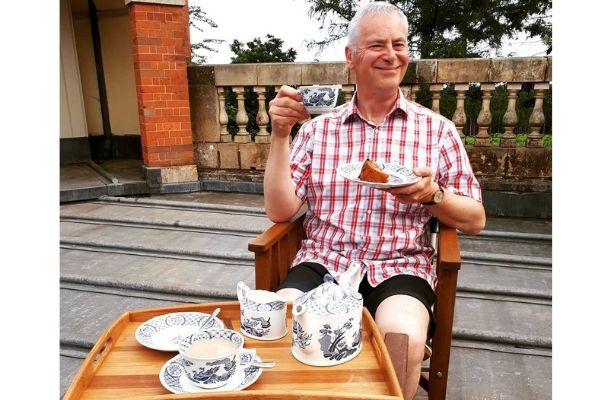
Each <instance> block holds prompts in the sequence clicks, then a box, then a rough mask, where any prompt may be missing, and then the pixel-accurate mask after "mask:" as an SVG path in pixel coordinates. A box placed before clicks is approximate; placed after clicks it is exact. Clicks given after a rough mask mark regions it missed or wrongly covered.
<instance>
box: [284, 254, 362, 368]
mask: <svg viewBox="0 0 600 400" xmlns="http://www.w3.org/2000/svg"><path fill="white" fill-rule="evenodd" d="M362 275H363V272H362V267H361V265H360V263H358V262H356V263H353V264H352V266H351V267H350V268H349V269H348V270H347V271H346V272H344V273H343V274H342V275H341V276H340V277H339V279H338V280H339V282H340V284H339V285H338V284H336V283H335V282H334V281H333V278H332V277H331V275H329V274H327V275H325V279H324V283H323V284H321V285H320V286H318V287H316V288H315V289H313V290H311V291H310V292H307V293H304V294H302V295H301V296H299V297H298V298H297V299H296V300H294V304H293V307H292V316H293V317H292V354H293V356H294V357H295V358H296V359H297V360H298V361H300V362H303V363H305V364H309V365H315V366H329V365H337V364H342V363H344V362H346V361H350V360H351V359H353V358H354V357H356V356H357V355H358V354H359V353H360V350H361V349H362V308H363V298H362V295H361V294H360V293H358V285H359V284H360V281H361V279H362Z"/></svg>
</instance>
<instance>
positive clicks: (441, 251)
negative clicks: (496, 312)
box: [248, 213, 461, 400]
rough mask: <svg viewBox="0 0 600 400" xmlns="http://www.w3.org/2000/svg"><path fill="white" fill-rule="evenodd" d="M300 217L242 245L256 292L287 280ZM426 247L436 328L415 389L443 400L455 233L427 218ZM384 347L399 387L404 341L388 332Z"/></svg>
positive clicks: (452, 299)
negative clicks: (430, 252)
mask: <svg viewBox="0 0 600 400" xmlns="http://www.w3.org/2000/svg"><path fill="white" fill-rule="evenodd" d="M303 221H304V214H303V213H300V214H299V215H297V216H296V217H294V218H293V219H292V220H291V221H290V222H280V223H275V224H273V225H272V226H271V227H269V228H268V229H267V230H266V231H265V232H263V233H262V234H261V235H259V236H258V237H256V238H255V239H253V240H252V241H251V242H250V243H249V244H248V249H249V250H250V251H252V252H254V253H255V261H254V262H255V277H256V288H257V289H263V290H270V291H274V290H275V289H276V288H277V287H278V286H279V284H280V283H281V282H282V281H283V279H284V278H285V277H286V276H287V273H288V270H289V268H290V265H291V262H292V260H293V259H294V257H295V255H296V252H297V251H298V249H299V247H300V242H301V241H302V239H304V238H306V235H305V233H304V228H303V226H302V222H303ZM430 225H431V227H430V228H431V231H432V236H431V237H432V243H433V245H434V248H436V256H435V260H434V262H435V263H436V269H437V276H438V284H437V287H436V290H435V294H436V299H435V303H434V309H433V312H434V315H435V319H436V324H437V326H436V330H435V333H434V336H433V340H432V346H431V347H432V352H431V358H430V359H429V367H424V368H423V371H422V373H421V379H420V382H419V385H420V386H421V387H422V388H423V389H424V390H425V391H427V393H428V398H429V399H436V400H437V399H445V398H446V386H447V382H448V365H449V362H450V345H451V340H452V324H453V319H454V302H455V297H456V283H457V278H458V270H459V269H460V265H461V259H460V250H459V244H458V235H457V232H456V229H453V228H448V227H446V226H444V225H443V224H439V223H437V220H433V223H431V224H430ZM384 340H385V343H386V346H387V347H388V351H389V352H390V355H391V357H392V360H393V364H394V368H395V369H396V375H397V376H398V381H399V383H400V386H401V387H402V386H403V384H404V379H405V372H406V352H407V346H408V337H407V336H406V335H404V334H398V333H390V334H387V335H386V337H385V339H384Z"/></svg>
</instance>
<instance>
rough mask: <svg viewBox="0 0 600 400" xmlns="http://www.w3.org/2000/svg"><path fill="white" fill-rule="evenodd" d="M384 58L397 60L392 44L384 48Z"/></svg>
mask: <svg viewBox="0 0 600 400" xmlns="http://www.w3.org/2000/svg"><path fill="white" fill-rule="evenodd" d="M383 52H384V56H385V57H386V58H388V59H391V58H396V52H395V51H394V46H392V44H391V43H389V44H386V45H385V47H384V48H383Z"/></svg>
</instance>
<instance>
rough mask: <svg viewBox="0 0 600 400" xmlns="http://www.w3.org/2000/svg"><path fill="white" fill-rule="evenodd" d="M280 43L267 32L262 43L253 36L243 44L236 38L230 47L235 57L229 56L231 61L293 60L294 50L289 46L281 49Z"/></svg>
mask: <svg viewBox="0 0 600 400" xmlns="http://www.w3.org/2000/svg"><path fill="white" fill-rule="evenodd" d="M282 45H283V40H281V39H278V38H276V37H275V36H273V35H271V34H267V41H265V42H264V43H263V41H262V40H261V39H260V38H255V39H254V40H253V41H251V42H247V43H246V44H245V45H244V44H243V43H241V42H240V41H238V40H237V39H234V40H233V43H232V44H231V46H230V49H231V51H232V52H233V53H234V54H235V57H232V58H231V63H232V64H244V63H267V62H294V61H295V60H296V55H297V52H296V50H294V49H293V48H289V49H287V50H286V51H283V49H282V48H281V46H282Z"/></svg>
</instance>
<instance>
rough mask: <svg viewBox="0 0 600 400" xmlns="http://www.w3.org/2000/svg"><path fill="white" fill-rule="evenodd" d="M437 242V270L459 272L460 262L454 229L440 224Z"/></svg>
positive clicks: (456, 234) (456, 235)
mask: <svg viewBox="0 0 600 400" xmlns="http://www.w3.org/2000/svg"><path fill="white" fill-rule="evenodd" d="M438 240H439V242H438V254H437V260H438V270H439V269H443V270H459V269H460V264H461V262H462V261H461V258H460V246H459V243H458V233H457V231H456V229H455V228H450V227H448V226H446V225H444V224H440V232H439V237H438Z"/></svg>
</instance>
